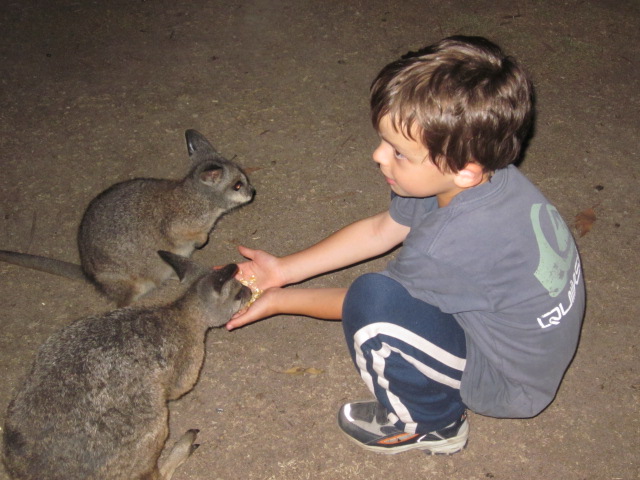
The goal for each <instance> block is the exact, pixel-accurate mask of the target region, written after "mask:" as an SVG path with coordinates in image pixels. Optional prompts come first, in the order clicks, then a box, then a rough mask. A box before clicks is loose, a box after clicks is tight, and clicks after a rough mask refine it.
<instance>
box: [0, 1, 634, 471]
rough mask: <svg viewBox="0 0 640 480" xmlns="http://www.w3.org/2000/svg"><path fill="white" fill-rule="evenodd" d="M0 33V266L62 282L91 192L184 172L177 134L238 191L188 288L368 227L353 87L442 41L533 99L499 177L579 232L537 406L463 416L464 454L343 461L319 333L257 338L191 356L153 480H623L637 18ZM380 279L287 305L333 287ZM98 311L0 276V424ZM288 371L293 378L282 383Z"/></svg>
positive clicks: (292, 326) (343, 379)
mask: <svg viewBox="0 0 640 480" xmlns="http://www.w3.org/2000/svg"><path fill="white" fill-rule="evenodd" d="M0 30H1V31H2V36H1V37H0V69H1V72H2V73H1V75H0V162H1V165H2V169H1V170H0V248H5V249H14V250H21V251H28V252H31V253H38V254H45V255H48V256H52V257H56V258H60V259H64V260H69V261H77V252H76V248H75V232H76V228H77V225H78V223H79V220H80V217H81V215H82V212H83V210H84V208H85V206H86V205H87V203H88V202H89V200H90V199H91V198H92V197H93V196H95V195H96V194H97V193H98V192H100V191H101V190H103V189H104V188H106V187H107V186H109V185H110V184H112V183H115V182H116V181H120V180H124V179H129V178H132V177H137V176H151V177H174V178H175V177H179V176H180V175H182V174H183V173H184V172H185V171H186V169H187V166H188V161H187V152H186V146H185V143H184V131H185V130H186V129H188V128H195V129H197V130H199V131H201V132H202V133H204V134H205V135H206V136H207V137H208V138H209V139H210V140H211V141H212V142H213V143H214V144H215V145H216V146H217V147H218V148H219V150H220V151H221V152H222V153H223V154H225V155H227V156H228V157H235V160H236V161H238V162H239V163H241V164H242V165H244V166H245V167H247V168H248V169H249V170H250V171H251V178H252V181H253V183H254V184H255V186H256V188H257V190H258V194H257V197H256V200H255V202H254V203H253V204H251V205H250V206H248V207H245V208H243V209H241V210H239V211H237V212H234V213H233V214H231V215H229V216H227V217H225V218H224V219H223V220H222V221H221V222H220V223H219V224H218V226H217V228H216V230H215V231H214V232H213V235H212V238H211V242H210V243H209V245H208V246H207V247H206V248H205V249H203V250H202V251H199V252H197V253H196V255H195V258H196V259H197V260H199V261H201V262H203V263H205V264H210V265H219V264H223V263H227V262H231V261H239V260H240V259H241V258H240V256H239V255H238V253H237V252H236V245H238V244H241V243H242V244H246V245H248V246H252V247H259V248H263V249H266V250H268V251H271V252H273V253H274V254H286V253H289V252H292V251H294V250H297V249H300V248H303V247H305V246H307V245H309V244H311V243H314V242H316V241H318V240H319V239H321V238H323V237H324V236H326V235H327V234H329V233H331V232H333V231H335V230H337V229H338V228H340V227H341V226H343V225H345V224H346V223H348V222H351V221H354V220H356V219H358V218H361V217H363V216H365V215H369V214H373V213H376V212H378V211H381V210H383V209H384V208H386V206H387V202H388V190H387V188H386V187H385V184H384V183H383V181H382V179H381V177H380V176H379V173H378V172H377V170H376V168H375V166H374V164H373V162H372V161H371V160H370V153H371V151H372V149H373V148H374V146H375V143H376V136H375V133H374V132H373V130H372V129H371V126H370V125H369V120H368V107H367V93H368V86H369V82H370V81H371V79H372V78H373V77H374V75H375V74H376V73H377V71H378V70H379V69H380V68H381V67H382V66H383V65H384V64H386V63H388V62H389V61H391V60H393V59H395V58H397V57H398V56H400V55H401V54H403V53H405V52H407V51H409V50H415V49H417V48H419V47H421V46H424V45H426V44H428V43H431V42H433V41H436V40H438V39H440V38H441V37H444V36H448V35H452V34H469V35H483V36H486V37H488V38H491V39H493V40H494V41H496V42H497V43H499V44H500V45H502V46H503V48H504V49H505V50H506V51H507V52H509V53H511V54H513V55H514V56H516V57H517V58H518V59H519V60H520V61H521V62H522V63H523V64H524V65H525V66H526V67H527V69H528V70H529V71H530V72H531V74H532V76H533V78H534V81H535V84H536V88H537V123H536V131H535V135H534V137H533V139H532V141H531V143H530V145H529V147H528V150H527V152H526V157H525V159H524V161H523V163H522V165H521V169H522V170H523V171H524V172H525V173H526V174H527V175H528V176H529V178H531V179H532V180H533V181H534V182H535V183H536V184H537V185H538V186H539V188H540V189H541V190H542V191H543V192H544V193H545V194H546V195H547V196H548V198H549V199H550V200H551V201H552V202H553V203H555V204H556V206H557V207H558V210H559V211H560V212H561V214H562V215H563V216H564V218H565V219H566V221H567V223H569V224H573V223H574V218H575V216H576V215H577V214H578V213H580V212H582V211H584V210H586V209H589V208H594V211H595V214H596V221H595V222H594V223H593V225H592V228H591V230H590V231H589V232H588V233H586V234H585V235H584V236H581V237H579V238H578V244H579V248H580V250H581V253H582V256H583V263H584V268H585V279H586V282H587V289H588V295H589V296H588V309H587V314H586V318H585V321H584V328H583V333H582V338H581V342H580V346H579V349H578V352H577V355H576V357H575V360H574V362H573V364H572V366H571V368H570V369H569V371H568V372H567V375H566V378H565V381H564V383H563V385H562V387H561V389H560V391H559V393H558V395H557V398H556V400H555V402H554V403H553V404H552V405H551V406H550V407H549V408H548V409H547V410H545V411H544V412H543V413H542V414H540V415H539V416H537V417H536V418H532V419H527V420H498V419H493V418H487V417H483V416H479V415H474V414H472V415H471V428H472V432H471V439H470V442H469V445H468V448H467V449H466V450H465V451H463V452H462V453H460V454H457V455H454V456H451V457H428V456H425V455H423V454H420V453H417V452H410V453H407V454H404V455H400V456H394V457H387V456H378V455H375V454H371V453H367V452H364V451H362V450H360V449H359V448H358V447H357V446H354V445H352V444H351V443H350V442H349V441H348V440H347V439H346V438H344V437H343V436H342V434H341V433H340V432H339V429H338V427H337V425H336V421H335V417H336V413H337V410H338V408H339V406H340V405H341V404H342V403H344V402H346V401H350V400H355V399H361V398H368V397H369V395H368V392H367V391H366V389H365V387H364V385H363V384H362V382H361V381H360V379H359V377H358V375H357V374H356V372H355V370H354V368H353V366H352V365H351V362H350V359H349V358H348V353H347V350H346V348H345V345H344V340H343V338H342V330H341V326H340V324H339V323H338V322H323V321H318V320H314V319H308V318H296V317H277V318H271V319H267V320H265V321H262V322H260V323H257V324H254V325H252V326H249V327H247V328H244V329H240V330H238V331H234V332H232V333H229V332H226V331H224V330H216V331H212V332H211V333H210V335H209V337H208V340H207V352H208V356H207V360H206V364H205V366H204V368H203V371H202V375H201V379H200V382H199V384H198V385H197V386H196V388H195V389H194V390H193V392H191V393H190V394H189V395H187V396H185V397H184V398H183V399H181V400H179V401H177V402H174V403H173V404H172V405H171V430H172V439H173V438H175V437H176V436H177V435H179V434H180V433H182V432H183V431H185V430H186V429H189V428H199V429H200V430H201V434H200V438H199V442H200V443H201V447H200V448H199V449H198V450H197V452H196V453H195V454H194V455H193V456H192V458H191V459H190V460H189V462H188V463H187V464H185V465H184V466H183V467H182V468H181V469H180V470H179V471H178V472H177V473H176V475H175V477H174V478H175V479H177V480H183V479H222V480H226V479H232V478H244V479H283V480H298V479H332V480H333V479H350V478H370V479H386V478H434V479H436V478H437V479H441V478H446V479H487V478H491V479H503V480H506V479H565V480H585V479H589V480H591V479H594V480H601V479H603V480H604V479H609V480H614V479H625V480H632V479H637V478H640V471H639V466H638V463H639V456H640V447H639V446H640V442H639V434H640V426H639V425H640V423H639V422H640V412H639V395H640V378H639V374H638V366H639V362H638V334H639V327H638V313H639V309H638V300H637V298H638V295H637V290H638V280H637V278H638V260H639V258H638V257H639V249H638V247H639V244H638V236H639V233H640V222H639V220H640V217H639V215H638V206H639V203H640V194H639V191H640V189H639V188H638V177H639V173H640V159H639V158H638V154H639V150H638V146H639V140H638V132H639V131H640V128H639V127H640V125H639V120H638V119H639V112H640V97H639V92H640V88H639V85H638V78H640V65H639V60H640V55H639V45H640V4H639V3H638V2H637V1H635V0H620V1H613V0H609V1H606V0H602V1H595V0H592V1H588V0H587V1H582V0H580V1H578V0H567V1H562V2H558V1H549V0H540V1H534V0H525V1H517V2H513V1H503V0H500V1H485V0H470V1H467V2H452V1H441V2H426V1H422V0H400V1H397V2H389V1H383V0H368V1H363V0H354V1H338V0H325V1H322V2H316V1H311V0H282V1H277V2H276V1H268V0H253V1H240V0H237V1H230V2H219V1H211V0H210V1H205V0H196V1H184V0H177V1H176V0H172V1H168V0H147V1H144V0H136V1H124V0H114V1H78V0H75V1H72V0H49V1H42V0H40V1H38V0H24V1H21V2H18V1H4V2H2V4H1V6H0ZM577 233H578V232H576V234H577ZM384 263H385V259H378V260H376V261H374V262H371V263H368V264H364V265H359V266H357V267H355V268H352V269H349V270H345V271H343V272H338V273H335V274H331V275H327V276H324V277H321V278H318V279H314V280H313V281H312V282H309V283H311V284H314V285H323V286H343V285H347V284H348V283H349V282H350V281H351V280H352V279H353V278H355V276H357V275H359V274H361V273H363V272H365V271H371V270H377V269H381V268H382V266H383V265H384ZM171 289H172V287H171V286H169V287H167V288H166V289H162V290H160V291H158V292H156V294H155V295H152V296H151V297H149V298H148V299H146V300H145V302H150V303H153V302H159V301H165V300H166V299H167V298H168V297H169V296H170V295H171ZM110 308H112V306H111V305H109V304H108V303H107V302H106V301H104V300H103V299H101V298H100V297H99V296H98V295H97V293H96V292H95V291H94V290H93V289H92V287H90V286H89V285H85V284H81V283H74V282H72V281H66V280H63V279H59V278H56V277H52V276H48V275H46V274H42V273H37V272H31V271H25V270H23V269H19V268H16V267H13V266H9V265H0V326H1V329H2V335H1V336H0V372H2V377H3V378H4V381H3V388H2V389H0V421H1V420H2V418H3V416H4V411H5V409H6V406H7V404H8V402H9V399H10V397H11V394H12V392H13V391H14V389H15V388H16V387H17V386H18V385H19V384H20V381H21V378H22V377H23V375H24V374H25V373H26V371H27V368H28V367H29V364H30V362H31V360H32V358H33V355H34V353H35V351H36V349H37V347H38V346H39V345H40V344H41V343H42V342H43V341H44V340H45V339H46V338H47V337H48V336H49V335H50V334H51V333H52V332H54V331H56V330H57V329H59V328H61V327H62V326H64V325H66V324H67V323H69V322H70V321H71V320H73V319H74V318H77V317H79V316H83V315H87V314H90V313H94V312H99V311H104V310H107V309H110ZM294 367H301V368H302V369H306V368H312V369H314V370H311V372H315V373H304V374H299V375H293V374H291V373H284V372H287V371H288V370H290V369H292V368H294ZM318 371H320V372H318ZM5 478H6V475H5V473H4V472H3V471H2V470H1V468H0V479H1V480H4V479H5Z"/></svg>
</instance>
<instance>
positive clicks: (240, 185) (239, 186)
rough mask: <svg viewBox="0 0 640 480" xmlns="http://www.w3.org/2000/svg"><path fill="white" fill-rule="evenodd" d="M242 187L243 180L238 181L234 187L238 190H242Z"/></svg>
mask: <svg viewBox="0 0 640 480" xmlns="http://www.w3.org/2000/svg"><path fill="white" fill-rule="evenodd" d="M241 188H242V182H236V183H235V184H234V185H233V189H234V190H235V191H236V192H237V191H238V190H240V189H241Z"/></svg>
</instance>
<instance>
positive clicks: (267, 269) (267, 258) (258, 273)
mask: <svg viewBox="0 0 640 480" xmlns="http://www.w3.org/2000/svg"><path fill="white" fill-rule="evenodd" d="M238 251H239V252H240V255H242V256H243V257H245V258H248V259H249V261H248V262H242V263H238V274H237V275H236V278H237V279H238V280H247V281H250V280H253V282H254V283H253V285H255V286H256V287H257V288H259V289H260V290H263V291H264V290H267V289H269V288H271V287H282V286H283V285H284V284H285V280H284V275H283V273H282V269H281V267H280V259H279V258H278V257H276V256H274V255H271V254H270V253H267V252H265V251H263V250H253V249H252V248H247V247H243V246H242V245H241V246H239V247H238Z"/></svg>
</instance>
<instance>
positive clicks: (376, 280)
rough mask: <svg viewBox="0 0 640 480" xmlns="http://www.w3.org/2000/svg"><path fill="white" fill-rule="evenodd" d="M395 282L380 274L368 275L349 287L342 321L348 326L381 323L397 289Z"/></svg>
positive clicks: (397, 285) (398, 285) (359, 278)
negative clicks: (383, 314)
mask: <svg viewBox="0 0 640 480" xmlns="http://www.w3.org/2000/svg"><path fill="white" fill-rule="evenodd" d="M398 287H399V288H402V287H401V286H400V284H398V283H397V282H396V281H395V280H393V279H391V278H389V277H387V276H386V275H381V274H379V273H366V274H364V275H362V276H360V277H358V278H357V279H356V280H355V281H354V282H353V283H352V284H351V286H350V287H349V289H348V291H347V295H346V297H345V300H344V306H343V312H342V321H343V322H345V323H347V324H352V323H354V322H355V323H357V324H363V323H369V322H375V321H379V317H380V314H381V312H383V311H384V310H386V309H388V308H389V304H390V303H392V298H393V297H395V296H396V294H397V292H396V289H397V288H398Z"/></svg>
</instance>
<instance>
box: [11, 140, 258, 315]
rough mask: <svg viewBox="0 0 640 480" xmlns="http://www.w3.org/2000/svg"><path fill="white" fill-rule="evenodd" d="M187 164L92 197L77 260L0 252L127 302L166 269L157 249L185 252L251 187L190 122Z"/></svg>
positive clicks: (162, 278) (163, 276) (240, 202)
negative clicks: (183, 171)
mask: <svg viewBox="0 0 640 480" xmlns="http://www.w3.org/2000/svg"><path fill="white" fill-rule="evenodd" d="M185 136H186V139H187V149H188V151H189V156H190V157H191V159H192V167H191V170H190V171H189V173H188V175H187V176H186V177H185V178H184V179H182V180H161V179H154V178H137V179H133V180H128V181H124V182H121V183H117V184H115V185H112V186H111V187H110V188H108V189H107V190H105V191H104V192H102V193H101V194H99V195H98V196H97V197H96V198H94V199H93V200H92V201H91V203H90V204H89V206H88V207H87V210H86V212H85V213H84V216H83V218H82V222H81V223H80V228H79V231H78V249H79V254H80V262H81V266H79V265H75V264H72V263H68V262H62V261H60V260H54V259H51V258H46V257H40V256H37V255H29V254H24V253H18V252H9V251H6V250H0V260H2V261H5V262H10V263H14V264H17V265H21V266H24V267H28V268H34V269H37V270H42V271H45V272H48V273H54V274H56V275H61V276H64V277H68V278H75V279H78V278H86V279H88V280H89V281H91V282H92V283H93V284H94V285H95V286H96V287H97V289H98V290H99V291H100V292H102V293H103V294H104V295H105V296H106V297H107V298H109V299H110V300H112V301H115V302H116V303H117V305H118V306H125V305H129V304H130V303H132V302H134V301H135V300H137V299H138V298H139V297H141V296H142V295H144V294H145V293H147V292H149V291H150V290H152V289H153V288H155V287H157V286H159V285H160V284H162V283H163V282H164V281H165V280H167V279H168V278H169V277H171V276H172V275H173V270H172V269H171V268H170V267H169V266H168V265H167V264H166V263H164V262H162V260H161V259H160V258H159V257H158V255H157V253H156V252H157V251H158V250H166V251H169V252H173V253H175V254H178V255H182V256H185V257H189V256H191V254H192V253H193V251H194V250H195V249H196V248H201V247H203V246H204V245H205V244H206V243H207V241H208V240H209V233H210V232H211V230H212V229H213V227H214V225H215V223H216V222H217V220H218V219H219V218H220V217H221V216H222V215H224V214H225V213H227V212H229V211H230V210H233V209H234V208H236V207H239V206H241V205H244V204H246V203H249V202H250V201H251V200H252V199H253V196H254V194H255V190H254V188H253V187H252V186H251V184H250V183H249V180H248V179H247V176H246V175H245V174H244V173H243V172H242V170H241V169H240V167H238V165H236V164H235V163H233V162H231V161H229V160H227V159H225V158H223V157H222V156H221V155H219V154H218V153H217V152H216V150H215V149H214V147H213V146H212V145H211V144H210V143H209V141H208V140H207V139H206V138H205V137H204V136H203V135H202V134H200V133H198V132H197V131H195V130H187V131H186V133H185Z"/></svg>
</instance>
